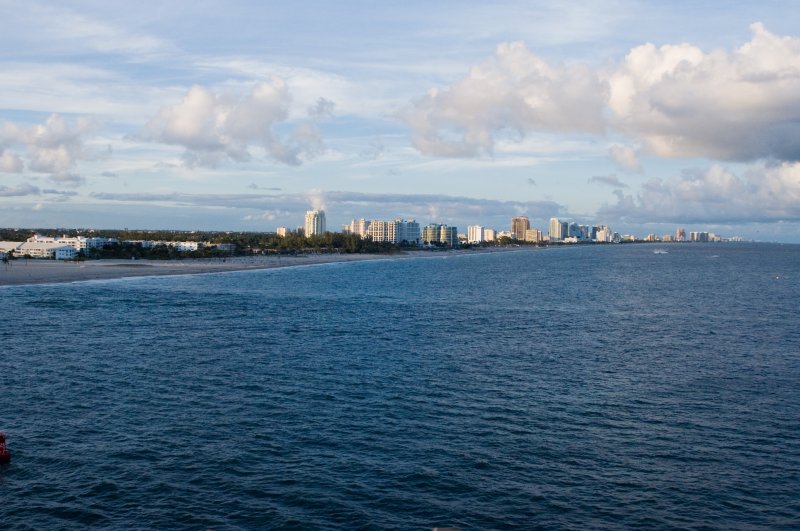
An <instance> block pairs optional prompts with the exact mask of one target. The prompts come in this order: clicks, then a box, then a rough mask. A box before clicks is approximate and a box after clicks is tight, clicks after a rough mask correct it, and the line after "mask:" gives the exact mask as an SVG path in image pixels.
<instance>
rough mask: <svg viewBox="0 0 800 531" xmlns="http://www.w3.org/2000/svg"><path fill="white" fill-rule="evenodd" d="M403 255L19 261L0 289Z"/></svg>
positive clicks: (2, 272)
mask: <svg viewBox="0 0 800 531" xmlns="http://www.w3.org/2000/svg"><path fill="white" fill-rule="evenodd" d="M401 256H406V255H386V254H310V255H301V256H280V257H278V256H253V257H234V258H226V259H224V260H223V259H187V260H87V261H84V262H63V261H54V260H34V259H28V260H25V259H22V258H21V259H18V260H13V261H11V262H9V263H8V264H2V263H0V286H15V285H22V284H52V283H58V282H80V281H85V280H102V279H115V278H128V277H144V276H161V275H197V274H201V273H220V272H224V271H247V270H251V269H272V268H276V267H291V266H299V265H311V264H326V263H331V262H354V261H362V260H377V259H386V258H393V257H401Z"/></svg>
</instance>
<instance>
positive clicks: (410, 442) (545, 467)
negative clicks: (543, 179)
mask: <svg viewBox="0 0 800 531" xmlns="http://www.w3.org/2000/svg"><path fill="white" fill-rule="evenodd" d="M660 248H663V249H664V250H666V251H667V253H666V254H655V253H654V252H653V251H654V250H655V249H660ZM0 305H1V306H0V307H2V319H1V320H0V431H5V432H6V434H7V436H8V445H9V448H10V449H11V450H12V452H13V459H12V462H11V464H10V465H5V466H3V467H2V468H0V527H2V528H4V529H28V528H38V529H55V528H57V529H85V528H94V529H106V528H113V529H119V528H138V529H151V528H152V529H158V528H161V529H208V528H213V529H284V528H288V529H432V528H433V527H437V526H439V527H458V528H461V529H535V528H543V529H559V528H579V529H584V528H673V527H681V528H707V529H731V528H748V529H759V528H761V529H781V528H784V529H792V528H793V529H796V528H797V527H798V526H800V326H799V325H800V318H799V314H800V312H799V310H800V246H796V245H773V244H673V245H665V246H662V247H658V246H654V245H608V246H573V247H564V248H553V249H532V250H521V251H519V252H507V253H492V254H473V255H463V256H455V255H452V254H443V255H441V256H433V257H425V258H411V259H403V260H391V259H387V260H379V261H368V262H357V263H347V264H326V265H319V266H308V267H296V268H286V269H273V270H265V271H256V272H252V271H251V272H237V273H224V274H212V275H199V276H182V277H168V278H167V277H159V278H156V277H153V278H134V279H122V280H113V281H97V282H84V283H75V284H59V285H38V286H18V287H7V288H3V289H0Z"/></svg>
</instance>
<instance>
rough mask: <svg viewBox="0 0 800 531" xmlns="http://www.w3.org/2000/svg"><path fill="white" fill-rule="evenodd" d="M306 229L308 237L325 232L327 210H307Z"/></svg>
mask: <svg viewBox="0 0 800 531" xmlns="http://www.w3.org/2000/svg"><path fill="white" fill-rule="evenodd" d="M304 229H305V235H306V238H308V237H310V236H319V235H321V234H325V211H324V210H309V211H308V212H306V224H305V227H304Z"/></svg>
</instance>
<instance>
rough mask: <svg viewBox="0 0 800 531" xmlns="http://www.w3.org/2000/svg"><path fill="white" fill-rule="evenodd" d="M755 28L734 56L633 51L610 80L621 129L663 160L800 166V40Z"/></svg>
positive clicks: (670, 48) (647, 48)
mask: <svg viewBox="0 0 800 531" xmlns="http://www.w3.org/2000/svg"><path fill="white" fill-rule="evenodd" d="M751 29H752V31H753V37H752V39H751V40H750V42H748V43H746V44H744V45H743V46H741V47H740V48H738V49H736V50H734V51H733V52H730V53H729V52H726V51H723V50H716V51H713V52H710V53H705V52H703V51H702V50H700V49H699V48H696V47H694V46H691V45H689V44H680V45H665V46H661V47H660V48H657V47H656V46H654V45H652V44H645V45H643V46H638V47H636V48H634V49H633V50H631V51H630V53H629V54H628V56H627V57H626V58H625V60H624V62H623V63H622V65H621V66H620V68H619V69H618V70H617V71H616V72H615V73H614V74H613V75H612V76H611V78H610V81H609V83H610V88H611V91H610V98H609V106H610V108H611V110H612V111H613V120H614V125H615V126H616V127H618V128H620V129H622V130H623V131H625V132H627V133H629V134H630V135H632V136H635V137H637V138H639V139H641V140H642V142H643V143H644V145H645V146H646V147H647V148H648V149H649V150H650V151H652V152H653V153H654V154H656V155H659V156H663V157H707V158H714V159H720V160H753V159H757V158H765V157H772V158H776V159H779V160H793V161H794V160H800V38H795V37H779V36H777V35H774V34H772V33H770V32H769V31H767V30H766V29H765V28H764V26H763V25H762V24H760V23H757V24H753V25H752V26H751Z"/></svg>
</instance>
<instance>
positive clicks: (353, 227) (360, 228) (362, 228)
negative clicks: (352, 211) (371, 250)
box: [342, 218, 369, 238]
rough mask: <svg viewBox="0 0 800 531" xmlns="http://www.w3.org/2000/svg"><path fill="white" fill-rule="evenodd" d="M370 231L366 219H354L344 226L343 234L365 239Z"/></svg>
mask: <svg viewBox="0 0 800 531" xmlns="http://www.w3.org/2000/svg"><path fill="white" fill-rule="evenodd" d="M368 231H369V221H367V220H365V219H364V218H361V219H354V220H352V221H351V222H350V223H348V224H347V225H342V232H343V233H345V234H355V235H356V236H361V237H362V238H364V237H365V236H367V233H368Z"/></svg>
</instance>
